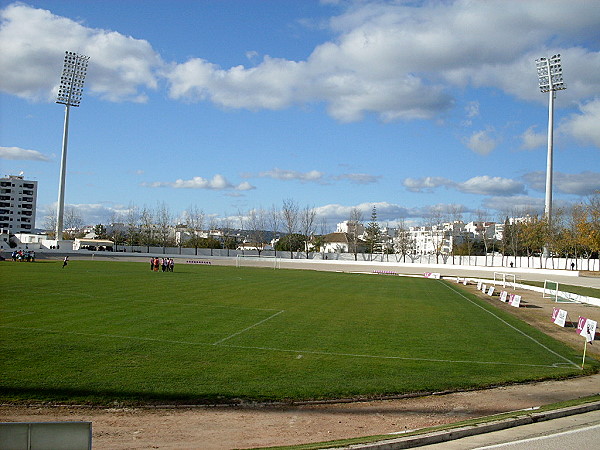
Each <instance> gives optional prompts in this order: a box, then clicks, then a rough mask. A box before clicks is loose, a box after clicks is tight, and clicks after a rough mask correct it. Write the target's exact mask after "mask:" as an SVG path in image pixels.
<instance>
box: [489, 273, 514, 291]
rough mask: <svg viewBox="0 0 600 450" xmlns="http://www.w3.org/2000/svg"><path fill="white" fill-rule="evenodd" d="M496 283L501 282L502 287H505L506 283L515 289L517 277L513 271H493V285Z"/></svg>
mask: <svg viewBox="0 0 600 450" xmlns="http://www.w3.org/2000/svg"><path fill="white" fill-rule="evenodd" d="M511 278H512V281H511ZM496 283H498V284H500V283H502V287H503V288H506V285H507V284H508V286H512V288H513V290H515V289H516V288H517V277H516V276H515V274H513V273H504V272H494V285H495V284H496Z"/></svg>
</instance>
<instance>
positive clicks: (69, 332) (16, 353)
mask: <svg viewBox="0 0 600 450" xmlns="http://www.w3.org/2000/svg"><path fill="white" fill-rule="evenodd" d="M61 266H62V262H58V261H48V262H45V261H39V262H36V263H14V262H4V263H1V264H0V291H1V296H0V346H1V351H0V368H1V370H0V374H1V376H0V397H1V398H2V399H3V400H4V401H55V402H77V403H81V402H93V403H99V404H109V403H112V402H123V403H132V404H135V403H138V402H149V403H159V404H160V403H183V404H192V403H207V402H208V403H212V402H232V401H240V400H244V401H278V400H283V401H285V400H292V399H293V400H300V399H324V398H341V397H355V396H360V397H368V396H381V395H393V394H400V393H407V392H428V391H439V390H445V389H459V388H472V387H477V386H486V385H490V384H497V383H506V382H517V381H523V380H534V379H541V378H546V377H561V376H568V375H573V374H579V373H581V370H580V369H579V364H580V362H581V356H580V355H579V354H577V353H576V352H575V351H574V350H571V349H570V348H568V347H567V346H565V345H563V344H561V343H559V342H557V341H555V340H553V339H551V338H549V337H548V336H546V335H544V334H543V333H541V332H539V331H537V330H535V329H534V328H532V327H530V326H528V325H526V324H525V323H522V322H520V321H519V320H517V319H515V318H513V317H511V316H510V315H506V314H504V313H503V312H502V311H500V310H496V309H494V308H492V307H490V306H488V305H487V304H485V303H484V302H481V301H480V300H478V299H477V298H476V297H475V296H472V295H470V294H468V293H465V292H463V291H461V290H460V289H459V288H458V287H457V286H456V285H453V284H450V283H446V282H442V281H438V280H428V279H420V278H405V277H391V276H374V275H372V276H369V275H363V274H347V273H333V272H314V271H302V270H273V269H257V268H233V267H220V266H204V265H202V266H197V265H185V264H179V265H177V266H176V267H175V272H174V273H162V272H159V273H154V272H151V271H150V270H149V264H142V263H132V262H106V261H79V260H74V261H72V262H70V263H69V265H68V266H67V267H66V268H64V269H63V268H61ZM597 368H598V362H597V361H591V360H590V362H589V364H586V370H597Z"/></svg>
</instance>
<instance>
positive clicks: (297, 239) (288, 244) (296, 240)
mask: <svg viewBox="0 0 600 450" xmlns="http://www.w3.org/2000/svg"><path fill="white" fill-rule="evenodd" d="M305 240H306V237H305V236H304V235H303V234H300V233H292V234H287V235H285V236H284V237H282V238H281V239H279V241H277V244H276V245H275V248H276V249H277V250H278V251H284V252H299V251H302V249H303V248H304V244H305Z"/></svg>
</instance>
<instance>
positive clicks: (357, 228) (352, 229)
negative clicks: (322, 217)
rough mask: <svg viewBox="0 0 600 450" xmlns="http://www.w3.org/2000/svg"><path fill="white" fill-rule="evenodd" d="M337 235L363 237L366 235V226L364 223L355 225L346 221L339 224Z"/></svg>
mask: <svg viewBox="0 0 600 450" xmlns="http://www.w3.org/2000/svg"><path fill="white" fill-rule="evenodd" d="M335 232H336V233H348V234H352V235H354V236H363V235H364V234H365V226H364V225H363V224H362V223H354V222H351V221H349V220H344V221H343V222H340V223H338V224H337V227H336V230H335Z"/></svg>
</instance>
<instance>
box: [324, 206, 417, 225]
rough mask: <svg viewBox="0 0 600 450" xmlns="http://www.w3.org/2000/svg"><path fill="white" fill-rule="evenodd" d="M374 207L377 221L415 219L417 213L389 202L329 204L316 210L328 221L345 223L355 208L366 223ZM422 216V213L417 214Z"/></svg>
mask: <svg viewBox="0 0 600 450" xmlns="http://www.w3.org/2000/svg"><path fill="white" fill-rule="evenodd" d="M373 207H375V208H376V209H377V221H378V222H387V221H395V220H399V219H403V218H406V217H411V216H413V217H414V214H415V211H417V210H410V209H407V208H405V207H403V206H400V205H396V204H394V203H388V202H374V203H360V204H358V205H353V206H345V205H339V204H329V205H324V206H319V207H317V208H315V210H316V212H317V216H318V217H326V218H327V219H328V221H335V222H343V221H345V220H349V219H350V214H351V212H352V210H353V209H354V208H356V209H358V210H359V211H360V212H361V213H362V216H363V220H364V221H368V220H370V218H371V211H372V210H373ZM417 214H420V212H417Z"/></svg>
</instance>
